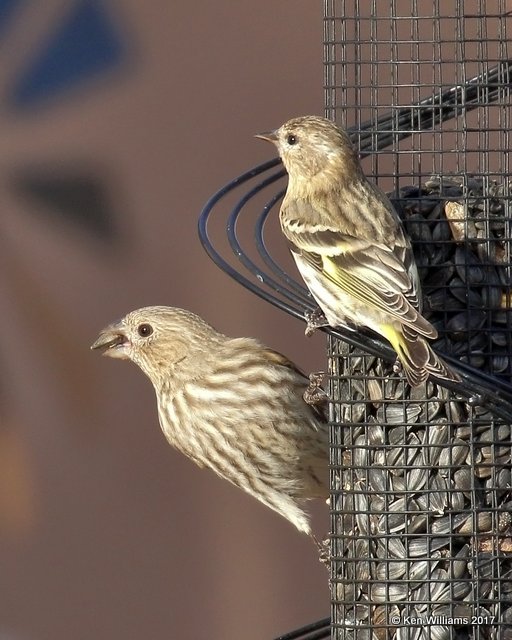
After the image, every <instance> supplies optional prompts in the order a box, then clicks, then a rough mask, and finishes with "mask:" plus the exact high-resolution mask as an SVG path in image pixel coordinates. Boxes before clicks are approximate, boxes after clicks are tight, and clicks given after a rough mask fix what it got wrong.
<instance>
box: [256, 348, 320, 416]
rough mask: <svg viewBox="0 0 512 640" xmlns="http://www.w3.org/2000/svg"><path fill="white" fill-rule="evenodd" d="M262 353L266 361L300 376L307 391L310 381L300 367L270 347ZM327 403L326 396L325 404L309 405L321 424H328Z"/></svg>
mask: <svg viewBox="0 0 512 640" xmlns="http://www.w3.org/2000/svg"><path fill="white" fill-rule="evenodd" d="M262 353H263V355H264V358H265V360H266V361H268V362H271V363H272V364H276V365H278V366H281V367H286V368H287V369H290V370H291V371H293V372H294V373H296V374H297V376H299V377H300V378H301V379H302V380H303V381H304V391H306V388H307V386H308V384H309V379H308V377H307V376H306V374H305V373H304V372H303V371H301V369H299V367H297V365H296V364H294V363H293V362H292V361H291V360H288V358H287V357H286V356H283V354H282V353H279V352H278V351H274V350H273V349H269V348H268V347H265V348H264V349H263V352H262ZM327 401H328V396H327V394H326V395H325V402H321V403H319V404H310V405H309V406H310V407H311V411H312V412H313V414H314V415H315V418H316V419H317V420H318V421H319V422H327Z"/></svg>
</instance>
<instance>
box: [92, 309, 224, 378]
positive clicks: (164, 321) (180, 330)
mask: <svg viewBox="0 0 512 640" xmlns="http://www.w3.org/2000/svg"><path fill="white" fill-rule="evenodd" d="M223 338H224V336H222V334H219V333H218V332H217V331H215V329H213V328H212V327H210V325H208V324H207V323H206V322H204V321H203V320H202V319H201V318H199V316H196V315H195V314H193V313H191V312H189V311H185V310H183V309H177V308H173V307H145V308H143V309H137V310H136V311H132V312H130V313H129V314H128V315H126V316H125V317H124V318H123V319H122V320H119V321H118V322H114V323H113V324H111V325H109V326H108V327H106V328H105V329H103V331H101V332H100V335H99V336H98V338H97V340H96V341H95V342H94V343H93V344H92V345H91V349H97V350H99V351H102V353H103V355H106V356H110V357H111V358H122V359H128V360H131V361H132V362H134V363H135V364H136V365H138V366H139V367H140V368H141V369H142V371H144V373H145V374H146V375H147V376H148V377H149V378H150V380H151V381H152V382H153V384H154V385H155V386H158V384H159V383H160V381H161V380H162V379H163V378H166V377H167V376H168V375H169V372H176V371H177V370H178V369H180V368H181V369H183V368H184V367H186V368H192V367H198V366H200V361H201V358H202V357H205V354H207V352H208V345H209V344H210V343H211V341H212V340H213V341H220V340H221V339H223Z"/></svg>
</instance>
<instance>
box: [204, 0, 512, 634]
mask: <svg viewBox="0 0 512 640" xmlns="http://www.w3.org/2000/svg"><path fill="white" fill-rule="evenodd" d="M507 5H508V3H507V2H506V0H495V1H492V0H487V1H484V0H472V1H471V2H470V1H469V0H466V1H464V0H442V1H441V0H432V2H429V3H427V2H425V1H424V2H419V1H418V0H391V1H390V2H387V3H384V2H376V0H370V1H369V2H364V3H363V2H359V0H325V2H324V24H325V30H324V33H325V99H326V115H327V116H328V117H330V118H331V119H333V120H335V121H337V122H339V123H340V124H341V125H343V126H344V127H346V128H348V129H349V130H350V132H351V135H352V138H353V140H354V143H355V144H356V146H357V147H358V148H359V149H360V154H361V157H362V158H363V160H362V162H363V167H364V170H365V173H366V174H367V175H368V176H370V177H372V179H374V180H375V181H376V182H378V184H379V185H380V186H381V187H382V188H383V189H384V190H386V191H388V192H389V194H390V197H391V198H392V201H393V203H394V205H395V207H396V209H397V211H398V213H399V215H400V216H401V217H402V220H403V222H404V225H405V228H406V230H407V233H408V234H409V236H410V238H411V240H412V242H413V246H414V251H415V256H416V261H417V264H418V267H419V271H420V277H421V281H422V286H423V296H424V315H425V316H426V317H427V318H428V319H429V320H430V321H431V322H432V323H433V324H434V325H435V327H436V328H437V329H438V332H439V339H438V340H437V341H436V342H435V343H434V345H433V346H434V348H435V349H436V350H437V351H438V352H439V353H440V354H442V355H443V357H444V358H445V359H446V360H447V361H448V362H449V363H450V364H452V365H453V366H456V367H457V369H458V371H459V372H460V374H461V377H462V383H461V384H460V385H459V386H458V387H456V386H453V385H451V386H449V388H447V387H444V386H441V385H440V384H436V382H435V381H428V382H427V383H425V384H424V385H422V386H420V387H417V388H414V389H413V388H411V387H410V386H409V385H408V384H407V383H406V381H405V378H404V377H403V376H402V375H401V374H400V373H396V372H395V371H394V369H393V363H394V360H395V356H394V353H393V352H392V350H391V349H390V348H389V346H388V345H386V344H384V343H383V342H382V341H381V340H379V339H377V338H376V337H375V336H374V335H370V334H369V333H365V332H358V333H355V332H350V331H344V330H342V329H339V330H338V329H336V330H335V329H327V330H326V333H327V341H328V352H327V359H328V372H329V376H328V386H329V389H328V390H329V395H330V398H331V405H330V421H331V427H330V429H331V448H330V457H331V490H332V498H331V553H332V562H331V568H330V571H331V574H330V576H331V595H332V609H331V620H330V625H329V624H328V621H320V622H319V623H317V624H316V625H310V626H309V627H308V628H307V629H303V630H299V631H297V632H292V633H290V634H288V635H287V636H284V637H286V638H290V640H291V638H299V637H301V638H311V639H312V638H321V637H328V636H329V634H331V637H332V638H336V639H339V640H420V639H421V640H444V639H446V640H448V639H450V640H470V639H471V640H484V639H485V640H490V639H496V640H507V639H512V464H511V457H512V455H511V454H512V439H511V424H512V385H511V382H512V291H511V285H512V209H511V204H510V202H511V200H510V190H511V167H510V161H509V153H510V142H511V141H510V134H509V130H510V127H511V121H510V120H511V108H510V95H509V88H510V84H511V80H512V59H510V54H509V52H508V42H507V38H508V32H511V29H512V22H511V21H512V11H511V14H510V15H509V14H508V13H507V9H508V8H509V7H507ZM284 188H285V173H284V171H283V169H282V167H281V165H280V163H279V161H277V160H275V161H271V162H268V163H266V164H264V165H261V166H259V167H256V168H255V169H253V170H251V171H249V172H247V173H246V174H244V175H243V176H240V177H238V178H236V179H235V180H233V182H231V183H230V184H229V185H226V187H224V188H223V189H221V191H219V192H218V193H217V194H215V196H213V197H212V199H211V200H210V201H209V202H208V203H207V205H206V207H205V209H204V211H203V213H202V215H201V219H200V235H201V239H202V241H203V244H204V246H205V248H206V250H207V251H208V252H209V254H210V256H211V257H212V258H213V259H214V260H215V261H216V262H217V264H219V266H221V268H223V269H224V270H225V271H226V272H227V273H229V274H230V275H231V276H232V277H234V278H236V279H237V280H238V281H240V282H241V283H242V284H243V285H244V286H246V287H248V288H249V289H251V290H252V291H253V292H254V293H255V294H257V295H259V296H261V297H262V298H264V299H266V300H268V301H269V302H271V303H272V304H274V305H276V306H278V307H280V308H281V309H283V310H285V311H287V312H288V313H291V314H292V315H294V316H295V317H297V318H300V319H303V318H304V314H305V313H306V312H308V311H312V310H314V308H315V303H314V301H313V300H312V298H311V296H310V295H309V294H308V293H307V292H306V291H305V289H304V287H303V285H302V283H299V282H298V277H297V274H296V273H295V272H292V271H290V273H288V272H287V270H286V269H284V268H283V267H282V266H280V262H279V260H277V259H276V258H274V257H273V255H272V251H271V250H270V249H269V247H270V246H272V247H273V246H274V245H275V241H274V238H275V237H276V234H277V235H278V232H277V230H276V223H275V218H276V217H277V216H276V214H277V211H278V208H279V203H280V199H281V197H282V195H283V190H284ZM240 192H242V193H240ZM230 198H232V199H233V201H232V204H231V205H230V206H227V204H226V203H227V202H228V201H229V199H230ZM213 224H217V225H218V224H220V225H225V228H226V229H227V236H226V235H225V237H227V241H228V243H227V244H226V243H225V242H224V239H223V240H222V241H218V242H217V243H216V244H215V246H214V245H213V243H212V241H211V239H210V237H211V232H209V229H210V228H211V227H210V225H213ZM247 225H249V226H250V227H252V228H253V229H254V235H253V236H251V237H247V235H246V233H245V231H246V229H247V228H248V227H247ZM242 227H243V229H244V232H243V233H242V232H241V231H240V229H242ZM221 245H222V248H221ZM234 257H236V258H234Z"/></svg>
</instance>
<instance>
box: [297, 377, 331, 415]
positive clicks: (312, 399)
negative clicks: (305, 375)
mask: <svg viewBox="0 0 512 640" xmlns="http://www.w3.org/2000/svg"><path fill="white" fill-rule="evenodd" d="M324 378H325V371H314V372H313V373H310V374H309V385H308V388H307V389H306V391H304V394H303V396H302V397H303V398H304V401H305V402H307V404H309V405H311V406H312V407H316V406H318V405H323V404H325V403H326V402H327V401H328V400H329V396H328V395H327V393H326V392H325V390H324V389H323V387H322V384H323V381H324Z"/></svg>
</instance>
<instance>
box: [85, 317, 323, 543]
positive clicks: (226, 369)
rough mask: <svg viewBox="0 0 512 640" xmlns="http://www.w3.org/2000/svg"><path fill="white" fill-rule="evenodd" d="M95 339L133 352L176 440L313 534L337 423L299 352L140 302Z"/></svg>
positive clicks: (128, 355)
mask: <svg viewBox="0 0 512 640" xmlns="http://www.w3.org/2000/svg"><path fill="white" fill-rule="evenodd" d="M91 349H101V350H102V351H103V352H104V354H105V355H107V356H111V357H113V358H124V359H128V360H132V361H133V362H135V364H137V365H138V366H139V367H140V368H141V369H142V371H143V372H144V373H145V374H146V375H147V376H148V378H149V379H150V380H151V382H152V383H153V386H154V388H155V391H156V396H157V402H158V416H159V419H160V426H161V427H162V430H163V432H164V434H165V437H166V438H167V440H168V441H169V443H170V444H171V445H172V446H173V447H175V448H176V449H178V450H179V451H181V452H182V453H184V454H185V455H186V456H188V457H189V458H190V459H191V460H193V461H194V462H195V463H196V464H197V465H198V466H200V467H209V468H210V469H212V470H213V471H215V473H217V474H218V475H219V476H221V477H222V478H225V479H226V480H229V481H230V482H232V483H233V484H235V485H236V486H237V487H240V488H241V489H244V490H245V491H247V493H250V494H251V495H252V496H254V497H255V498H257V499H258V500H260V501H261V502H263V504H266V505H267V506H268V507H270V508H271V509H274V511H277V512H278V513H280V514H281V515H282V516H284V517H285V518H287V519H288V520H289V521H290V522H291V523H292V524H294V525H295V526H296V527H297V529H299V531H303V532H304V533H306V534H308V535H312V534H311V528H310V524H309V517H308V515H307V514H306V513H305V511H304V510H303V508H302V502H303V501H304V500H307V499H309V498H319V497H327V496H328V493H329V490H328V469H327V465H328V429H327V426H326V420H325V416H324V415H323V413H322V411H321V409H320V408H319V407H318V406H310V405H309V404H307V403H306V402H305V400H304V398H303V393H304V392H305V390H306V389H307V387H308V380H307V379H306V378H305V376H304V375H303V374H302V373H301V372H300V371H299V370H298V369H297V367H296V366H295V365H294V364H293V363H292V362H290V361H289V360H288V359H287V358H285V357H284V356H282V355H281V354H280V353H277V352H276V351H273V350H272V349H269V348H267V347H265V346H263V345H262V344H260V343H259V342H258V341H257V340H254V339H252V338H228V337H227V336H225V335H223V334H221V333H218V332H217V331H216V330H215V329H213V328H212V327H211V326H210V325H208V324H207V323H206V322H204V320H202V319H201V318H199V317H198V316H196V315H195V314H193V313H190V312H189V311H184V310H183V309H174V308H170V307H147V308H144V309H139V310H137V311H132V312H131V313H129V314H128V315H127V316H126V317H125V318H123V319H122V320H121V321H120V322H117V323H114V324H111V325H110V326H109V327H107V328H106V329H104V330H103V331H102V332H101V333H100V335H99V337H98V339H97V340H96V342H95V343H94V344H93V345H92V347H91ZM312 385H313V386H316V383H315V381H313V382H312Z"/></svg>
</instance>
